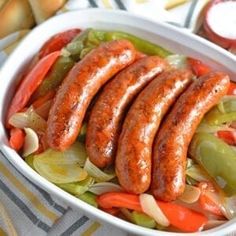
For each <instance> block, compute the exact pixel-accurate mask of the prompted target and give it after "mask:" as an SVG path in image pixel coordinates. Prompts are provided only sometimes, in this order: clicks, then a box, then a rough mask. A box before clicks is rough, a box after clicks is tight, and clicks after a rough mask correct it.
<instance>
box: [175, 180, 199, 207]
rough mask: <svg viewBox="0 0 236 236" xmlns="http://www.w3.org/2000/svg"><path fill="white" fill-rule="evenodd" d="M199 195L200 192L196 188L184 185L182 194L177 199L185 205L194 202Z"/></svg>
mask: <svg viewBox="0 0 236 236" xmlns="http://www.w3.org/2000/svg"><path fill="white" fill-rule="evenodd" d="M200 194H201V190H200V189H199V188H198V187H195V186H191V185H188V184H186V186H185V189H184V192H183V194H182V195H181V196H180V197H179V200H181V201H182V202H185V203H189V204H191V203H194V202H196V201H197V200H198V199H199V197H200Z"/></svg>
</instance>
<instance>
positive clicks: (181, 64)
mask: <svg viewBox="0 0 236 236" xmlns="http://www.w3.org/2000/svg"><path fill="white" fill-rule="evenodd" d="M166 60H167V61H168V62H169V64H170V65H171V66H173V67H175V68H178V69H182V68H186V67H187V66H188V65H187V58H186V56H184V55H178V54H174V55H170V56H168V57H166Z"/></svg>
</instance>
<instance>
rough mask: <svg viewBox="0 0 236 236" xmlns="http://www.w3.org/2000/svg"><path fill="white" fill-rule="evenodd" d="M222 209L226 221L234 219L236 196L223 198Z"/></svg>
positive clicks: (235, 215)
mask: <svg viewBox="0 0 236 236" xmlns="http://www.w3.org/2000/svg"><path fill="white" fill-rule="evenodd" d="M224 200H225V201H224V202H223V207H224V209H225V216H226V217H227V219H233V218H234V217H236V196H235V195H234V196H232V197H229V198H224Z"/></svg>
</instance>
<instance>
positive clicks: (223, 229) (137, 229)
mask: <svg viewBox="0 0 236 236" xmlns="http://www.w3.org/2000/svg"><path fill="white" fill-rule="evenodd" d="M75 14H78V15H79V14H81V15H83V14H84V15H86V14H88V15H90V14H101V15H102V14H105V15H109V14H110V15H116V17H118V16H120V17H122V16H123V17H128V18H133V19H136V20H138V21H142V22H143V23H144V24H150V25H152V27H154V26H155V27H161V28H165V29H166V30H168V31H169V30H170V31H172V32H173V33H177V34H180V35H182V36H185V37H188V38H191V39H193V40H194V41H195V42H198V43H200V44H203V45H204V46H208V47H210V49H212V50H215V51H216V52H218V53H220V54H222V56H224V57H227V58H229V59H230V60H232V61H234V62H236V60H235V56H233V55H232V54H231V53H230V52H227V51H226V50H224V49H222V48H220V47H219V46H217V45H215V44H213V43H211V42H209V41H207V40H206V39H203V38H200V37H199V36H196V35H194V34H191V33H190V32H187V31H184V30H180V29H178V28H177V27H175V26H172V25H169V24H167V23H163V22H154V21H152V20H150V19H147V18H146V17H142V16H139V15H136V14H131V13H128V12H125V11H121V10H114V11H110V10H104V9H84V10H78V11H72V12H67V13H64V14H61V15H57V16H54V17H52V18H50V19H49V20H48V21H46V22H45V23H43V24H41V25H39V26H38V27H36V28H34V29H33V30H32V31H31V32H30V33H29V34H28V35H27V36H26V38H25V39H24V40H23V41H22V42H21V43H20V45H19V47H18V48H17V49H16V50H15V51H14V52H13V53H12V54H11V55H10V56H9V58H8V60H7V61H6V62H5V64H4V65H3V67H2V69H1V72H0V77H4V75H5V74H6V75H7V74H8V73H10V72H8V69H10V65H11V63H12V62H14V60H16V59H15V58H16V57H17V56H18V55H19V52H20V51H22V49H21V48H22V47H23V46H24V45H25V44H26V43H27V42H29V40H30V39H31V38H33V36H34V35H36V34H38V33H40V31H42V29H44V28H47V27H49V26H50V25H52V24H53V23H54V22H55V23H57V22H58V21H60V20H63V19H64V18H70V17H71V16H73V15H75ZM55 23H54V24H55ZM155 27H154V28H155ZM60 31H61V30H60ZM154 33H155V32H154ZM155 34H157V33H155ZM48 38H49V37H48ZM22 45H23V46H22ZM23 61H24V60H22V63H23ZM23 64H24V63H23ZM23 64H22V65H23ZM22 65H21V66H22ZM16 72H17V71H15V73H16ZM12 80H13V79H12V78H11V83H12ZM9 86H10V85H9ZM9 86H8V87H9ZM4 89H5V90H4ZM0 91H5V93H6V91H7V89H6V86H2V87H1V88H0ZM5 93H4V94H1V95H0V106H1V105H2V106H3V104H4V103H3V99H4V98H5ZM2 106H1V107H0V116H1V123H0V138H1V143H0V149H1V150H2V152H3V153H4V154H5V156H6V158H7V159H8V161H10V162H11V164H12V165H13V166H15V168H16V169H17V170H18V171H19V172H20V173H21V174H22V175H24V176H25V177H26V178H29V179H31V180H32V181H33V182H34V183H36V184H37V185H39V186H40V187H42V188H44V189H45V190H46V191H48V192H49V193H51V194H53V195H56V196H58V197H59V198H60V199H61V200H63V201H66V202H67V203H68V205H73V206H74V207H76V208H77V209H80V210H83V211H84V212H86V213H87V214H89V215H90V216H91V217H92V218H94V217H96V218H97V219H99V220H102V221H104V222H106V223H110V224H112V225H114V226H116V227H118V228H122V229H123V230H125V231H129V232H131V233H136V234H144V233H145V235H155V234H157V233H158V234H160V235H162V236H165V235H172V236H173V235H183V234H184V235H193V236H195V235H199V232H196V233H175V232H164V231H158V230H153V229H147V228H144V227H141V226H138V225H134V224H132V223H129V222H127V221H124V220H122V219H119V218H117V217H114V216H111V215H109V214H107V213H105V212H103V211H101V210H99V209H96V208H94V207H93V206H90V205H88V204H87V203H85V202H83V201H81V200H80V199H78V198H76V197H74V196H73V195H71V194H69V193H67V192H65V191H64V190H62V189H60V188H59V187H57V186H56V185H54V184H53V183H50V182H49V181H48V180H46V179H45V178H43V177H42V176H40V175H39V174H38V173H37V172H35V171H34V170H33V169H31V167H29V166H28V165H27V164H26V163H25V162H24V161H23V159H21V158H20V155H18V154H17V153H16V152H15V151H13V150H11V149H10V148H9V147H8V146H7V140H6V132H5V131H4V127H3V123H2V121H3V120H4V119H3V118H4V117H3V113H4V111H3V108H2ZM16 157H17V158H18V159H19V160H16ZM235 223H236V219H233V220H231V221H228V222H227V223H226V224H224V225H222V226H219V227H216V228H213V229H210V230H206V231H202V232H201V235H213V234H215V233H221V234H225V233H229V231H230V232H232V231H233V230H235V229H236V224H235ZM233 226H234V227H233Z"/></svg>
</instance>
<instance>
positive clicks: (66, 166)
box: [33, 142, 88, 184]
mask: <svg viewBox="0 0 236 236" xmlns="http://www.w3.org/2000/svg"><path fill="white" fill-rule="evenodd" d="M81 146H82V145H81V144H80V143H78V142H76V143H75V144H73V145H72V147H71V148H69V149H68V150H67V151H65V152H58V151H54V150H52V149H48V150H46V151H44V152H43V153H41V154H38V155H35V156H34V161H33V165H34V167H35V169H36V171H37V172H39V174H40V175H42V176H44V177H45V178H46V179H48V180H49V181H51V182H53V183H56V184H64V183H73V182H77V181H82V180H85V179H86V178H87V176H88V174H87V172H86V170H84V169H82V168H81V166H82V165H83V164H84V152H83V151H82V150H80V148H81Z"/></svg>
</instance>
